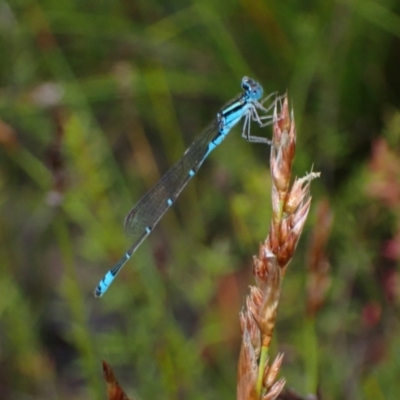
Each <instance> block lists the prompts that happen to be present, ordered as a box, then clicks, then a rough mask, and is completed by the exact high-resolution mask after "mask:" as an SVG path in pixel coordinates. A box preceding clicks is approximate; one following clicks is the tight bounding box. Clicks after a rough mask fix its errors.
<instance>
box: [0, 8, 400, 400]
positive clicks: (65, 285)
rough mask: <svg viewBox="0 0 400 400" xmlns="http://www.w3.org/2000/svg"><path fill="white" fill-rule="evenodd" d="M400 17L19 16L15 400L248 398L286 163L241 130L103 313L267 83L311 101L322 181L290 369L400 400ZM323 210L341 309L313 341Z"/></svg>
mask: <svg viewBox="0 0 400 400" xmlns="http://www.w3.org/2000/svg"><path fill="white" fill-rule="evenodd" d="M399 11H400V5H399V3H398V2H396V1H390V0H381V1H371V0H363V1H357V0H349V1H329V0H328V1H309V2H297V1H293V0H292V1H290V0H289V1H262V0H243V1H234V0H224V1H219V2H218V1H211V0H205V1H179V0H174V1H172V0H171V1H152V0H139V1H128V0H125V1H122V0H114V1H88V0H86V1H77V0H58V1H54V0H48V1H33V0H32V1H31V0H12V1H0V121H2V123H1V124H0V207H1V210H0V392H1V398H2V399H89V398H90V399H105V398H106V388H105V383H104V381H103V379H102V371H101V360H103V359H104V360H106V361H107V362H108V363H110V365H111V366H112V367H113V368H114V369H115V372H116V374H117V376H118V379H119V381H120V382H121V384H122V386H123V387H124V388H125V389H126V391H127V393H128V394H129V395H130V396H131V397H136V396H137V398H143V399H151V398H160V399H177V398H182V399H183V398H185V399H186V398H187V399H221V398H226V399H227V398H234V397H235V396H236V366H237V359H238V353H239V346H240V327H239V322H238V313H239V311H240V309H241V307H242V305H243V303H244V298H245V295H246V293H247V290H248V285H249V284H251V283H253V280H252V276H251V261H252V255H253V254H256V253H257V252H258V244H259V242H261V241H262V240H264V239H265V237H266V235H267V233H268V229H269V220H270V216H271V205H270V204H271V203H270V175H269V147H268V146H265V145H255V144H248V143H246V142H245V141H244V140H243V139H242V138H241V137H240V128H239V127H238V128H235V129H234V130H233V132H232V133H231V134H230V135H229V137H228V138H227V139H226V141H225V142H224V143H223V145H222V146H220V147H219V148H218V149H216V150H215V151H214V152H213V154H212V155H211V156H210V157H209V158H208V159H207V161H206V162H205V163H204V165H203V166H202V168H201V170H200V171H199V173H198V174H197V175H196V177H195V178H194V179H193V180H192V182H190V183H189V185H188V187H187V188H186V189H185V191H184V192H183V193H182V194H181V196H180V197H179V200H178V201H177V202H176V204H175V205H174V206H173V207H172V209H171V210H170V211H169V212H168V213H167V214H166V216H165V217H164V218H163V220H162V221H161V223H160V224H159V225H158V226H157V228H156V229H155V230H154V232H153V233H152V235H151V236H150V237H149V238H148V239H147V240H146V242H145V243H144V244H143V245H142V246H141V247H140V249H139V250H138V251H137V252H136V253H135V255H134V256H133V257H132V259H131V261H130V262H129V263H128V264H127V266H126V267H125V268H124V270H123V271H122V273H121V274H120V275H119V276H118V278H117V280H116V281H115V283H114V284H113V286H112V287H111V288H110V290H109V292H107V294H106V295H105V296H104V297H103V298H101V299H95V298H94V297H93V295H92V292H93V289H94V287H95V286H96V285H97V282H98V280H99V279H100V278H101V277H102V275H103V274H104V273H105V272H106V271H107V269H108V268H110V267H111V266H112V265H113V263H114V262H116V261H117V260H118V258H119V257H120V256H121V255H122V254H123V253H124V251H126V249H127V248H128V247H129V245H130V244H131V242H130V241H129V239H128V238H126V237H125V235H124V232H123V225H122V222H123V219H124V217H125V215H126V214H127V212H128V211H129V210H130V208H131V207H132V206H133V205H134V204H135V202H136V201H137V200H138V199H139V198H140V197H141V196H142V195H143V194H144V193H145V192H146V190H148V189H149V188H150V187H151V186H152V185H153V184H154V183H155V182H156V181H157V179H158V178H159V177H160V176H161V175H162V174H163V173H164V172H166V171H167V169H168V167H169V166H171V165H172V164H173V163H174V162H175V161H176V160H178V159H179V158H180V157H181V155H182V154H183V152H184V150H185V148H186V147H187V146H188V145H189V144H190V143H191V141H192V140H193V139H194V138H195V137H196V135H198V134H199V133H200V132H201V130H202V129H203V128H204V127H205V126H207V124H208V123H209V122H210V121H211V120H212V119H213V118H214V117H215V114H216V112H217V111H218V110H219V109H220V108H221V107H222V106H223V104H224V103H226V102H227V101H228V100H229V99H231V98H232V97H233V96H235V95H236V94H237V93H239V92H240V81H241V78H242V76H244V75H248V76H250V77H253V78H255V79H257V80H258V81H259V82H260V83H261V84H262V85H263V87H264V91H265V93H270V92H273V91H278V92H279V93H284V92H285V91H287V92H288V94H289V97H290V103H291V105H292V106H293V108H294V115H295V118H296V125H297V132H298V138H297V154H296V159H295V163H294V171H293V173H294V176H303V175H304V174H305V173H306V172H307V171H310V169H311V168H312V166H313V169H314V170H315V171H321V173H322V175H321V179H319V180H317V181H314V182H313V183H312V188H311V191H312V195H313V202H312V206H311V211H310V216H309V220H308V221H307V224H306V227H305V231H304V234H303V236H302V238H301V240H300V243H299V246H298V249H297V252H296V254H295V257H294V260H293V262H292V263H291V265H290V267H289V270H288V273H287V275H286V277H285V280H284V283H283V288H282V296H281V304H280V307H279V313H278V320H277V326H276V331H275V338H274V341H273V346H272V349H271V352H270V353H271V355H272V356H274V355H276V354H277V352H278V351H284V352H285V359H284V363H283V366H282V369H281V376H285V377H286V379H287V381H288V383H287V386H288V387H292V388H294V389H295V390H296V391H297V392H298V393H300V394H302V395H305V394H306V393H309V392H313V391H315V382H316V381H318V382H319V390H320V393H321V394H322V395H323V398H324V399H343V398H349V399H350V398H351V399H375V400H376V399H390V398H392V399H396V398H397V395H396V393H400V380H399V379H398V376H399V372H400V335H399V312H398V305H399V297H398V296H399V288H400V286H399V276H398V273H397V268H398V266H397V265H398V257H399V254H400V251H399V250H397V249H398V248H399V247H400V245H398V243H399V241H400V239H399V238H400V234H399V223H398V220H399V218H398V217H399V213H400V195H398V193H400V182H399V181H400V179H399V177H400V166H399V162H398V159H399V157H397V155H398V153H399V152H398V147H399V146H398V145H399V139H400V114H399V111H398V110H399V103H400V74H399V72H400V41H399V38H400V16H399ZM252 132H253V134H255V135H264V136H266V137H270V136H271V128H270V127H267V128H264V129H260V128H258V127H256V126H255V125H254V126H253V130H252ZM385 143H386V147H385V146H384V145H382V144H385ZM379 145H380V146H381V147H379ZM382 146H383V147H382ZM382 148H383V149H384V150H383V154H382ZM379 149H381V152H379ZM385 149H386V150H385ZM385 151H386V152H385ZM376 157H378V161H377V158H376ZM322 199H328V201H329V202H330V205H331V208H332V212H333V213H334V225H333V228H332V233H331V236H330V240H329V244H328V248H327V254H328V257H329V260H330V263H331V266H332V269H331V287H330V290H329V292H328V293H327V298H326V303H325V306H324V308H323V309H322V310H321V311H320V312H319V313H318V314H317V316H316V319H315V320H314V321H312V323H311V324H310V321H308V320H307V318H306V316H305V308H306V280H307V264H306V254H307V248H308V244H309V238H310V235H311V232H312V229H313V226H314V224H315V222H316V221H315V210H316V206H317V204H318V203H319V202H320V201H321V200H322Z"/></svg>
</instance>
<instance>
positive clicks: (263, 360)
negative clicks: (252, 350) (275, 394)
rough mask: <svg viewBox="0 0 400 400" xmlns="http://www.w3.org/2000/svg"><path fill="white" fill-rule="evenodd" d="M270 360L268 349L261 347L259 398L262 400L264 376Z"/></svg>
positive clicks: (258, 379)
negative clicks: (268, 359) (267, 362)
mask: <svg viewBox="0 0 400 400" xmlns="http://www.w3.org/2000/svg"><path fill="white" fill-rule="evenodd" d="M267 358H268V347H266V346H262V347H261V354H260V362H259V363H258V377H257V386H256V391H257V398H261V391H262V381H263V376H264V370H265V365H266V361H267Z"/></svg>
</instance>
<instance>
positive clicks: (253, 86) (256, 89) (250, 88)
mask: <svg viewBox="0 0 400 400" xmlns="http://www.w3.org/2000/svg"><path fill="white" fill-rule="evenodd" d="M242 89H243V90H244V91H245V92H246V94H247V95H248V96H249V97H250V99H252V100H260V99H261V97H262V96H263V88H262V86H261V85H260V84H259V83H258V82H256V81H255V80H254V79H251V78H249V77H247V76H244V77H243V79H242Z"/></svg>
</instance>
